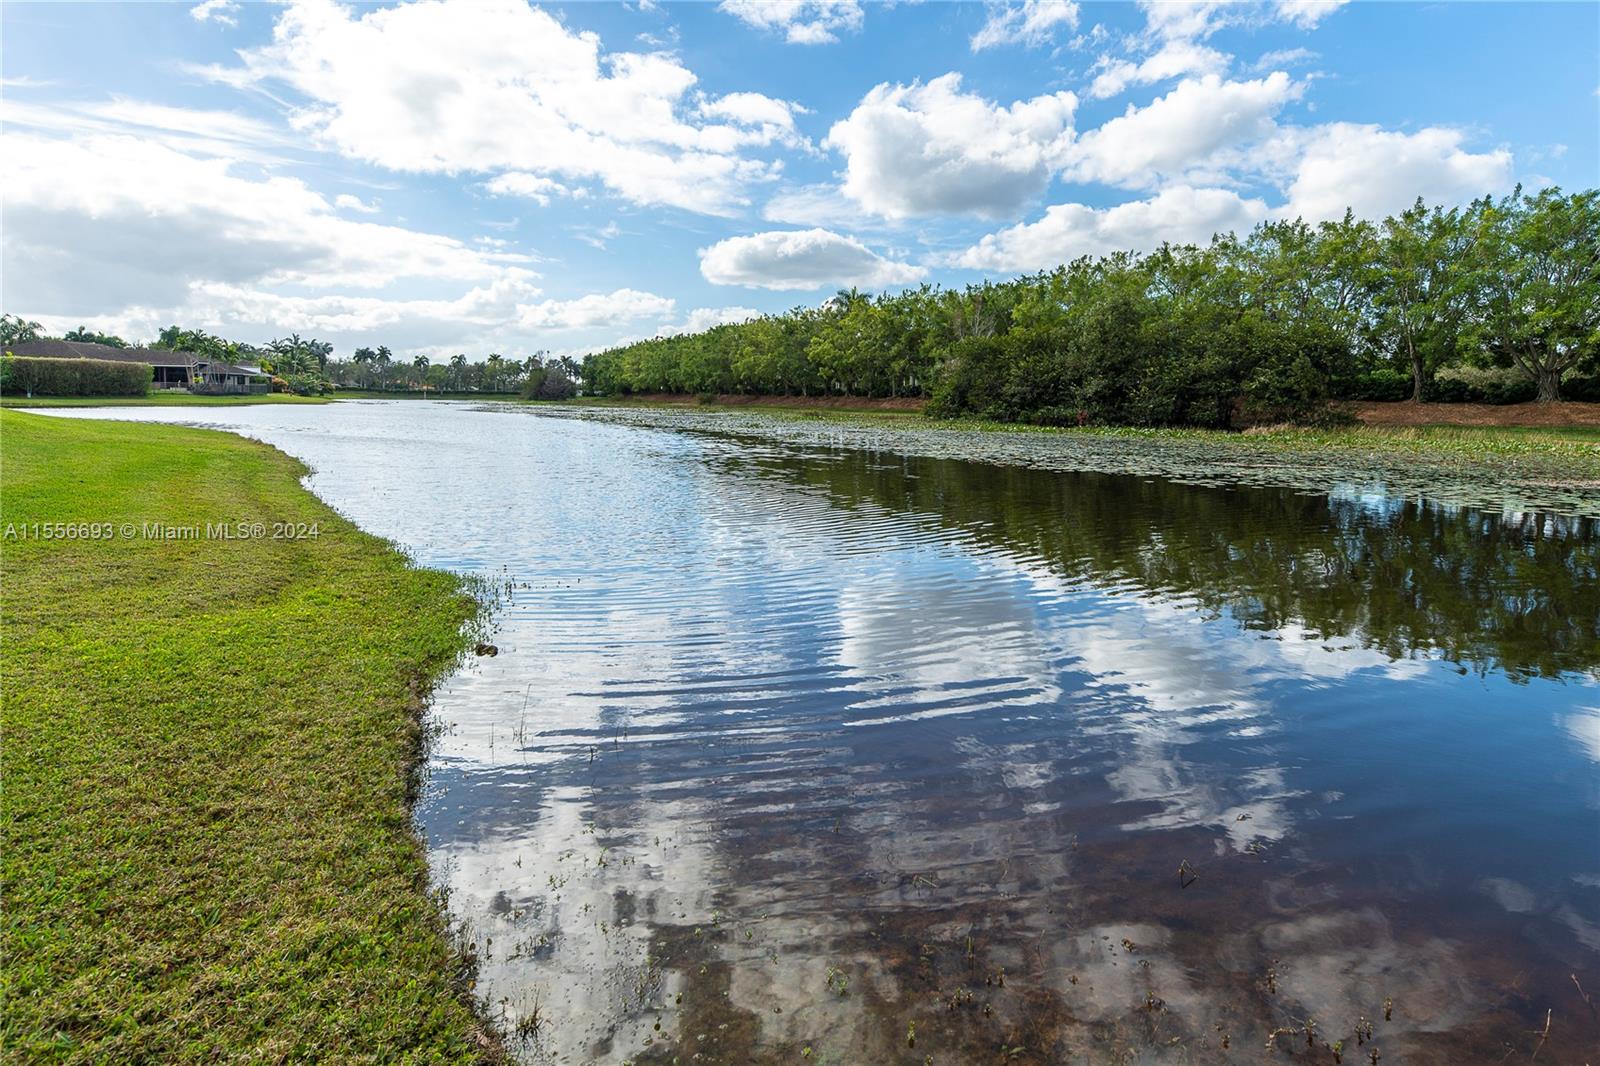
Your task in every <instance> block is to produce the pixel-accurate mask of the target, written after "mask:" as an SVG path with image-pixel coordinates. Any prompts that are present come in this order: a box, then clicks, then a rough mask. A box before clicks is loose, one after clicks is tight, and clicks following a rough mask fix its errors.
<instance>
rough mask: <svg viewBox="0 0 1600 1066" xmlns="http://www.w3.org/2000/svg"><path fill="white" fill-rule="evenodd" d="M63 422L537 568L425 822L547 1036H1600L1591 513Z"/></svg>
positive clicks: (1174, 1047)
mask: <svg viewBox="0 0 1600 1066" xmlns="http://www.w3.org/2000/svg"><path fill="white" fill-rule="evenodd" d="M50 413H52V414H60V415H66V416H88V417H96V416H98V417H115V418H122V419H130V420H140V421H145V420H150V421H164V422H183V423H188V424H198V425H214V426H221V427H225V428H229V429H233V430H236V431H238V432H241V433H245V434H247V435H249V436H253V437H258V438H260V439H262V440H265V441H268V442H270V443H272V444H274V445H276V446H278V447H280V448H282V449H283V450H284V451H286V452H288V453H290V454H291V455H294V456H297V457H299V458H301V459H303V460H305V461H306V462H307V463H308V464H310V465H311V466H312V467H313V468H314V470H315V473H314V474H313V476H312V477H311V478H310V479H309V482H308V483H309V485H310V487H311V488H312V489H313V490H314V491H315V492H316V493H317V494H318V495H319V496H321V497H322V498H323V499H325V500H326V501H328V502H329V503H330V504H331V505H333V506H334V507H336V508H337V509H339V510H340V511H341V512H342V513H344V514H346V515H347V516H349V517H350V518H352V519H353V520H354V521H356V522H357V523H359V524H360V525H361V526H362V527H364V528H366V529H368V530H370V531H372V532H374V533H377V534H379V535H382V536H385V537H388V538H391V539H393V540H394V541H396V542H397V543H399V544H400V545H402V546H403V547H405V548H406V549H407V550H408V551H410V552H411V553H412V554H413V555H414V556H415V557H416V558H417V560H418V561H419V562H422V563H425V564H428V565H433V566H440V567H446V568H450V569H453V570H457V571H461V572H465V573H470V574H475V575H480V576H482V577H485V578H487V579H489V580H490V581H491V582H492V583H493V584H494V585H495V586H496V587H497V588H498V589H499V592H500V603H499V606H498V608H497V610H496V612H495V614H494V616H493V625H494V627H495V632H494V634H493V636H492V637H491V638H490V639H492V640H493V641H494V643H495V644H496V645H498V647H499V654H498V655H497V656H494V657H492V658H491V657H484V658H475V659H473V660H472V661H471V662H470V663H469V664H468V665H467V666H466V667H465V668H464V669H463V670H462V671H460V672H459V673H458V674H457V675H456V676H454V677H453V678H451V679H450V680H449V681H447V682H446V683H445V684H444V685H442V686H441V688H440V690H439V691H438V693H437V696H436V699H435V702H434V707H433V712H432V713H433V716H434V720H435V723H436V726H437V730H438V736H437V739H436V742H435V743H434V746H433V751H432V756H431V760H430V767H429V777H428V783H427V788H426V794H425V798H424V800H423V801H422V803H421V805H420V807H419V809H418V818H419V821H420V825H421V829H422V832H423V834H424V836H425V839H426V841H427V844H428V848H429V852H430V857H431V862H432V864H433V868H434V871H435V875H436V878H437V880H438V882H439V884H440V885H441V886H443V887H444V888H445V889H447V891H448V898H449V905H450V908H451V910H452V912H453V914H454V915H456V916H457V917H458V918H460V919H461V920H462V921H463V922H464V923H466V927H467V929H468V930H469V931H470V935H471V938H472V941H473V943H474V944H475V946H476V950H477V953H478V956H479V963H480V979H479V986H478V988H479V991H480V992H481V993H482V994H484V995H485V996H486V998H487V999H488V1000H489V1001H490V1002H491V1003H492V1004H493V1007H494V1011H495V1013H496V1014H497V1015H498V1016H500V1017H501V1018H502V1019H503V1021H504V1023H505V1025H506V1028H507V1029H508V1030H509V1031H510V1032H511V1034H512V1043H513V1046H514V1049H515V1050H516V1052H517V1054H518V1055H519V1056H520V1057H522V1058H523V1059H525V1060H526V1061H528V1062H532V1063H581V1062H608V1063H622V1062H633V1063H641V1064H642V1063H653V1062H660V1063H671V1062H680V1063H683V1064H688V1063H691V1062H697V1063H721V1062H728V1063H732V1062H739V1063H745V1062H790V1063H793V1062H814V1063H821V1062H827V1063H879V1062H904V1063H923V1062H930V1061H931V1062H935V1063H957V1062H997V1061H1009V1062H1019V1063H1023V1062H1026V1063H1037V1062H1074V1063H1078V1062H1092V1063H1101V1062H1119V1063H1120V1062H1130V1063H1131V1062H1228V1061H1237V1062H1258V1061H1263V1060H1264V1051H1263V1049H1264V1048H1266V1047H1267V1046H1268V1044H1269V1043H1271V1044H1273V1045H1275V1046H1276V1047H1277V1048H1278V1049H1279V1050H1278V1052H1277V1057H1279V1058H1285V1059H1288V1058H1293V1060H1295V1061H1304V1062H1318V1063H1331V1062H1333V1061H1335V1059H1334V1045H1336V1044H1339V1043H1341V1042H1342V1047H1341V1048H1340V1055H1341V1057H1342V1060H1343V1061H1344V1062H1351V1063H1357V1062H1360V1063H1365V1062H1368V1061H1369V1056H1370V1053H1371V1050H1372V1049H1373V1048H1377V1049H1379V1050H1380V1052H1381V1061H1382V1062H1383V1063H1387V1064H1390V1066H1393V1064H1396V1063H1476V1062H1495V1061H1500V1060H1501V1059H1502V1058H1504V1057H1509V1059H1510V1060H1511V1061H1524V1060H1527V1059H1528V1058H1530V1057H1531V1056H1533V1055H1535V1054H1536V1053H1537V1054H1538V1061H1541V1062H1550V1063H1573V1062H1581V1061H1585V1059H1586V1058H1590V1059H1591V1060H1592V1059H1593V1057H1594V1056H1596V1048H1597V1047H1600V1021H1597V1020H1596V1015H1595V1009H1596V1008H1595V1007H1594V1006H1593V1005H1592V1003H1591V1001H1590V999H1589V997H1590V996H1593V995H1596V994H1600V772H1597V771H1600V767H1597V763H1600V683H1597V678H1600V521H1597V520H1596V519H1594V518H1592V517H1583V516H1581V515H1578V514H1570V513H1565V514H1564V513H1556V512H1553V511H1552V512H1541V511H1507V510H1504V509H1497V508H1487V507H1480V506H1470V505H1463V504H1461V503H1460V502H1456V501H1453V500H1445V501H1444V502H1441V501H1440V500H1435V499H1431V498H1429V497H1428V496H1427V495H1426V494H1419V493H1417V492H1415V491H1409V490H1408V491H1406V492H1404V493H1401V492H1397V491H1392V490H1391V488H1390V487H1388V486H1386V484H1385V483H1383V482H1381V481H1380V482H1374V481H1370V480H1368V481H1362V482H1356V481H1351V480H1349V479H1347V478H1342V479H1324V480H1322V481H1321V484H1322V486H1323V487H1322V489H1321V490H1320V491H1316V490H1314V489H1309V488H1308V487H1307V483H1308V482H1311V483H1316V481H1317V478H1316V475H1315V472H1312V473H1310V474H1302V475H1300V476H1299V480H1298V481H1296V480H1294V479H1293V478H1291V479H1287V480H1286V481H1285V485H1286V487H1276V486H1274V485H1273V484H1262V483H1255V484H1243V485H1231V486H1230V485H1225V484H1204V483H1188V482H1193V481H1195V480H1196V479H1195V478H1188V479H1186V481H1185V482H1180V481H1174V480H1169V479H1166V478H1163V477H1159V476H1155V475H1154V474H1153V473H1152V472H1151V471H1152V468H1159V464H1160V456H1159V455H1156V456H1155V457H1154V458H1153V459H1152V458H1151V457H1150V456H1149V455H1144V456H1143V457H1142V458H1141V460H1140V463H1139V464H1138V465H1137V467H1130V469H1134V470H1135V472H1132V473H1116V472H1109V471H1108V470H1107V469H1098V470H1094V471H1089V470H1073V469H1060V468H1054V469H1039V468H1030V467H1026V466H1019V465H1005V464H1000V463H996V462H978V461H971V460H969V459H963V458H960V457H951V456H929V455H922V456H913V455H908V454H903V453H902V452H901V451H897V450H895V448H894V445H895V440H894V434H893V432H892V431H886V432H884V433H880V434H877V435H875V436H874V437H873V439H872V444H873V446H872V447H862V446H860V444H861V442H860V441H854V442H852V441H850V440H848V439H830V437H829V436H828V434H827V433H826V432H819V431H817V430H816V429H815V428H814V427H813V428H810V429H807V428H806V427H803V426H802V427H790V428H784V427H782V426H775V427H769V428H768V429H767V430H766V431H763V432H761V433H754V432H746V431H743V430H739V431H737V432H716V431H714V430H715V428H716V425H717V423H716V422H715V420H714V419H710V418H707V417H706V416H698V417H685V418H682V419H675V418H674V417H673V416H671V415H662V416H659V417H652V418H651V419H645V420H640V419H636V418H630V417H628V416H612V415H608V414H606V413H604V412H592V413H589V414H587V415H586V414H583V413H582V412H576V413H575V412H574V411H573V410H572V409H561V410H538V409H532V408H528V407H521V406H513V405H482V406H474V405H468V404H445V403H423V402H396V401H387V402H386V401H376V402H352V403H340V404H337V405H330V406H257V407H234V408H184V409H148V408H125V409H115V410H101V411H82V410H57V411H51V412H50ZM728 424H729V425H730V426H735V427H737V424H736V423H728ZM1003 436H1010V435H1003ZM852 445H854V446H852ZM1007 446H1010V447H1018V448H1021V447H1025V446H1026V445H1025V444H1019V443H1016V442H1015V441H1013V442H1010V443H1009V444H1008V445H1007ZM1042 446H1046V445H1042ZM907 450H910V451H915V450H916V449H907ZM1055 465H1056V466H1057V467H1059V466H1061V465H1062V464H1059V463H1058V464H1055ZM1100 465H1102V466H1103V465H1104V464H1100ZM1200 480H1203V479H1200ZM1258 480H1259V479H1258ZM1266 480H1267V481H1271V480H1272V479H1271V478H1268V479H1266ZM1547 1019H1548V1024H1547ZM1369 1034H1370V1035H1369Z"/></svg>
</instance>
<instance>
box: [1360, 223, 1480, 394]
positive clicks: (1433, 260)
mask: <svg viewBox="0 0 1600 1066" xmlns="http://www.w3.org/2000/svg"><path fill="white" fill-rule="evenodd" d="M1460 233H1461V219H1460V215H1459V214H1458V213H1457V212H1455V211H1448V212H1447V211H1443V210H1440V209H1439V208H1434V209H1433V210H1431V211H1430V210H1429V209H1428V208H1427V207H1426V206H1425V205H1424V204H1423V202H1422V200H1420V199H1418V200H1417V202H1416V203H1415V204H1413V205H1412V206H1411V207H1410V208H1408V209H1406V210H1405V211H1402V212H1401V213H1400V214H1399V215H1396V216H1392V217H1390V218H1387V219H1385V220H1384V221H1383V225H1382V228H1381V237H1380V239H1379V240H1378V241H1377V243H1376V252H1377V255H1376V257H1375V259H1374V267H1375V269H1374V280H1375V284H1374V287H1373V310H1374V316H1373V321H1374V333H1375V335H1376V337H1377V338H1378V340H1379V342H1380V344H1381V345H1383V346H1384V347H1385V348H1386V349H1387V350H1388V351H1390V352H1392V353H1393V354H1394V355H1395V356H1397V357H1398V358H1399V359H1401V360H1403V361H1404V364H1405V366H1406V367H1407V369H1408V370H1409V371H1410V374H1411V402H1412V403H1421V402H1422V400H1423V394H1424V392H1425V391H1426V389H1427V387H1428V382H1429V380H1430V378H1431V377H1432V374H1433V371H1434V370H1435V369H1437V368H1438V367H1440V366H1442V365H1444V364H1445V363H1447V362H1449V361H1450V360H1451V359H1452V358H1453V356H1454V354H1455V339H1456V333H1457V330H1458V328H1459V324H1460V318H1461V315H1460V308H1461V302H1460V299H1459V296H1460V292H1461V286H1460V282H1459V279H1458V278H1457V273H1458V269H1459V268H1458V263H1459V252H1460V241H1459V235H1460Z"/></svg>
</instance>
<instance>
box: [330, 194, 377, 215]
mask: <svg viewBox="0 0 1600 1066" xmlns="http://www.w3.org/2000/svg"><path fill="white" fill-rule="evenodd" d="M333 206H334V207H337V208H338V209H339V210H341V211H354V212H356V213H357V214H362V215H375V214H377V213H378V205H377V204H369V203H367V202H366V201H365V200H363V199H361V197H359V196H352V195H351V194H349V193H347V192H342V193H340V194H339V195H338V196H335V197H334V198H333Z"/></svg>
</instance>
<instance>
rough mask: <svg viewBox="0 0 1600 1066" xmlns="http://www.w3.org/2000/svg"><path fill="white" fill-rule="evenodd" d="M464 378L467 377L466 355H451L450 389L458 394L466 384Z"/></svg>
mask: <svg viewBox="0 0 1600 1066" xmlns="http://www.w3.org/2000/svg"><path fill="white" fill-rule="evenodd" d="M466 377H467V357H466V355H464V354H461V353H457V354H456V355H452V356H451V357H450V387H451V388H453V389H455V390H456V391H458V392H459V391H460V390H461V388H462V387H463V386H464V385H465V383H466Z"/></svg>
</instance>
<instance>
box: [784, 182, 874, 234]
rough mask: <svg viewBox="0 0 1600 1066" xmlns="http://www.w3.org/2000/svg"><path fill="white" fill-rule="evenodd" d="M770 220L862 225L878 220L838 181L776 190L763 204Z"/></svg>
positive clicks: (811, 223) (821, 224) (803, 224)
mask: <svg viewBox="0 0 1600 1066" xmlns="http://www.w3.org/2000/svg"><path fill="white" fill-rule="evenodd" d="M761 217H762V218H764V219H766V220H767V221H768V222H786V223H788V224H789V225H792V226H808V227H809V226H822V227H824V228H826V227H830V226H845V227H859V226H863V225H871V224H872V223H874V222H876V221H878V220H877V219H876V218H875V216H872V215H868V214H867V213H866V212H864V211H862V209H861V205H860V204H858V203H856V202H855V201H854V200H851V199H849V198H848V197H846V196H845V195H844V193H842V192H840V191H839V187H838V186H837V185H801V186H797V187H794V188H789V189H782V190H780V191H778V192H776V193H774V194H773V196H772V199H770V200H768V201H767V202H766V204H765V205H764V206H763V207H762V208H761Z"/></svg>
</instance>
